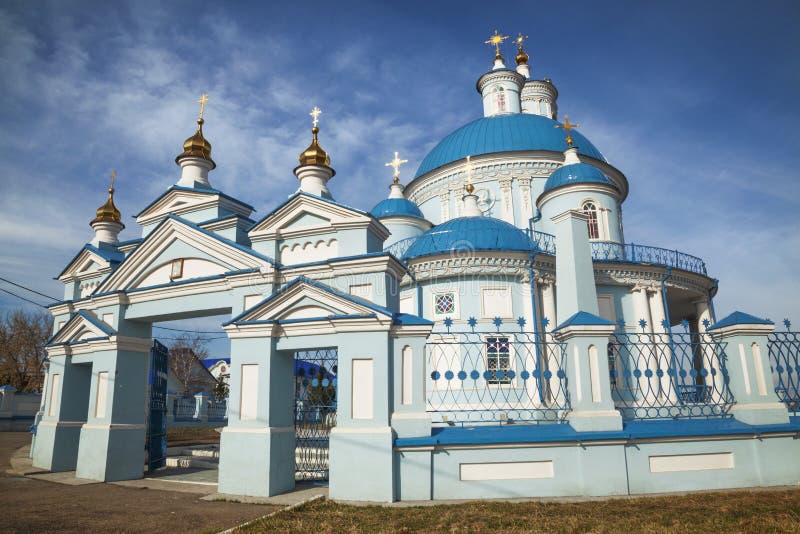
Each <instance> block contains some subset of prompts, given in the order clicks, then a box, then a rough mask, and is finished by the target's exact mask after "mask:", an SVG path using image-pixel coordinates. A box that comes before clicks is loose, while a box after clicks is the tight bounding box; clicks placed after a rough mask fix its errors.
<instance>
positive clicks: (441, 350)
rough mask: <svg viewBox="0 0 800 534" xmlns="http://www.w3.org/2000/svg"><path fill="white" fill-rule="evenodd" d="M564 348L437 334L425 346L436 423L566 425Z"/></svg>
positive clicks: (523, 339) (517, 339)
mask: <svg viewBox="0 0 800 534" xmlns="http://www.w3.org/2000/svg"><path fill="white" fill-rule="evenodd" d="M564 353H565V346H564V345H563V344H561V343H556V342H545V341H541V340H540V339H537V338H536V337H535V334H534V333H532V332H530V333H529V332H500V331H499V328H498V331H497V332H458V333H449V332H448V333H435V334H432V335H431V336H430V337H429V338H428V343H427V345H426V357H427V360H426V365H427V368H426V371H427V377H428V388H427V390H428V398H427V411H428V412H429V413H430V415H431V418H432V420H433V422H434V423H439V424H464V423H489V422H494V423H498V422H499V423H516V422H526V423H538V422H562V421H563V419H564V417H565V416H566V412H567V411H568V409H569V397H568V394H567V387H566V373H565V371H564Z"/></svg>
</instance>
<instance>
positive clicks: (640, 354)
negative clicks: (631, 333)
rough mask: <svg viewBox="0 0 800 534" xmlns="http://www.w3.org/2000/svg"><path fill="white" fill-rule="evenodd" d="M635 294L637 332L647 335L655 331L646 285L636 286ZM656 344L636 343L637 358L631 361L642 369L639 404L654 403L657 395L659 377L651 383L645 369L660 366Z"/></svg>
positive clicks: (634, 305) (635, 367)
mask: <svg viewBox="0 0 800 534" xmlns="http://www.w3.org/2000/svg"><path fill="white" fill-rule="evenodd" d="M632 294H633V311H634V313H635V314H636V317H637V319H636V325H635V328H636V333H637V334H638V333H644V334H645V335H648V334H652V333H653V318H652V317H651V315H650V302H649V301H648V297H647V288H646V287H645V286H635V287H634V288H633V290H632ZM642 319H644V320H645V321H647V325H646V326H645V328H644V330H643V331H642V328H641V326H639V321H641V320H642ZM655 348H656V347H655V346H654V345H653V344H650V343H638V344H637V345H636V355H635V356H636V360H635V361H633V362H631V364H632V365H633V367H634V369H638V370H639V371H641V373H642V374H641V375H640V376H639V379H638V380H637V384H638V385H639V399H638V401H639V404H640V405H643V406H646V405H649V404H651V403H652V401H653V400H654V399H655V398H656V397H657V392H658V383H657V380H658V379H657V377H655V376H654V377H651V378H654V379H655V381H653V382H652V383H651V381H650V380H648V378H647V377H646V376H645V374H644V373H645V371H646V370H648V369H650V370H653V369H655V368H656V367H657V366H658V359H657V358H656V357H655V355H654V354H652V351H653V350H655Z"/></svg>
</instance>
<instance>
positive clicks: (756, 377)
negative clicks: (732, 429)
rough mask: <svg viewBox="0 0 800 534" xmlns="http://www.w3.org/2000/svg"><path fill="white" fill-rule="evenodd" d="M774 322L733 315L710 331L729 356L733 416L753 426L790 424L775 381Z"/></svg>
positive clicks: (744, 315)
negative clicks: (771, 356) (771, 347)
mask: <svg viewBox="0 0 800 534" xmlns="http://www.w3.org/2000/svg"><path fill="white" fill-rule="evenodd" d="M774 330H775V325H774V323H773V322H772V321H768V320H766V319H761V318H759V317H755V316H753V315H750V314H747V313H742V312H739V311H736V312H733V313H732V314H730V315H728V316H727V317H725V318H724V319H722V320H720V321H718V322H717V323H716V324H715V325H714V326H712V327H711V328H709V329H708V333H709V334H711V335H712V336H714V339H715V340H717V341H719V342H721V343H722V344H723V347H724V349H725V354H727V356H728V358H727V369H728V377H729V382H728V387H729V388H730V391H731V393H732V394H733V397H734V399H735V400H736V404H735V405H734V406H733V408H731V413H732V414H733V416H734V417H736V419H738V420H739V421H741V422H743V423H747V424H749V425H778V424H786V423H789V411H788V410H787V408H786V406H785V405H784V404H783V403H782V402H781V401H780V399H779V398H778V395H777V393H775V387H774V385H773V380H772V371H771V370H770V364H769V347H768V345H767V336H768V335H769V334H770V333H771V332H773V331H774Z"/></svg>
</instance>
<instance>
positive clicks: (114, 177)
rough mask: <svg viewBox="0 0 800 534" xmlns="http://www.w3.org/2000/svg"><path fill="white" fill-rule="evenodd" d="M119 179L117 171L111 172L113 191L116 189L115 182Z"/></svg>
mask: <svg viewBox="0 0 800 534" xmlns="http://www.w3.org/2000/svg"><path fill="white" fill-rule="evenodd" d="M116 178H117V171H111V189H114V180H115V179H116Z"/></svg>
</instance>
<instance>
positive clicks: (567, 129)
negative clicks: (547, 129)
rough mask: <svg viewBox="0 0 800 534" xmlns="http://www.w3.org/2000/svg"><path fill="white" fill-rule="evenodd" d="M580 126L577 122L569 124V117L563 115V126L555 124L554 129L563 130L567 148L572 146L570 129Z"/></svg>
mask: <svg viewBox="0 0 800 534" xmlns="http://www.w3.org/2000/svg"><path fill="white" fill-rule="evenodd" d="M578 126H580V124H579V123H577V122H574V123H573V122H569V115H564V124H556V125H555V126H554V128H563V129H564V131H565V132H566V133H567V146H572V129H573V128H577V127H578Z"/></svg>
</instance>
